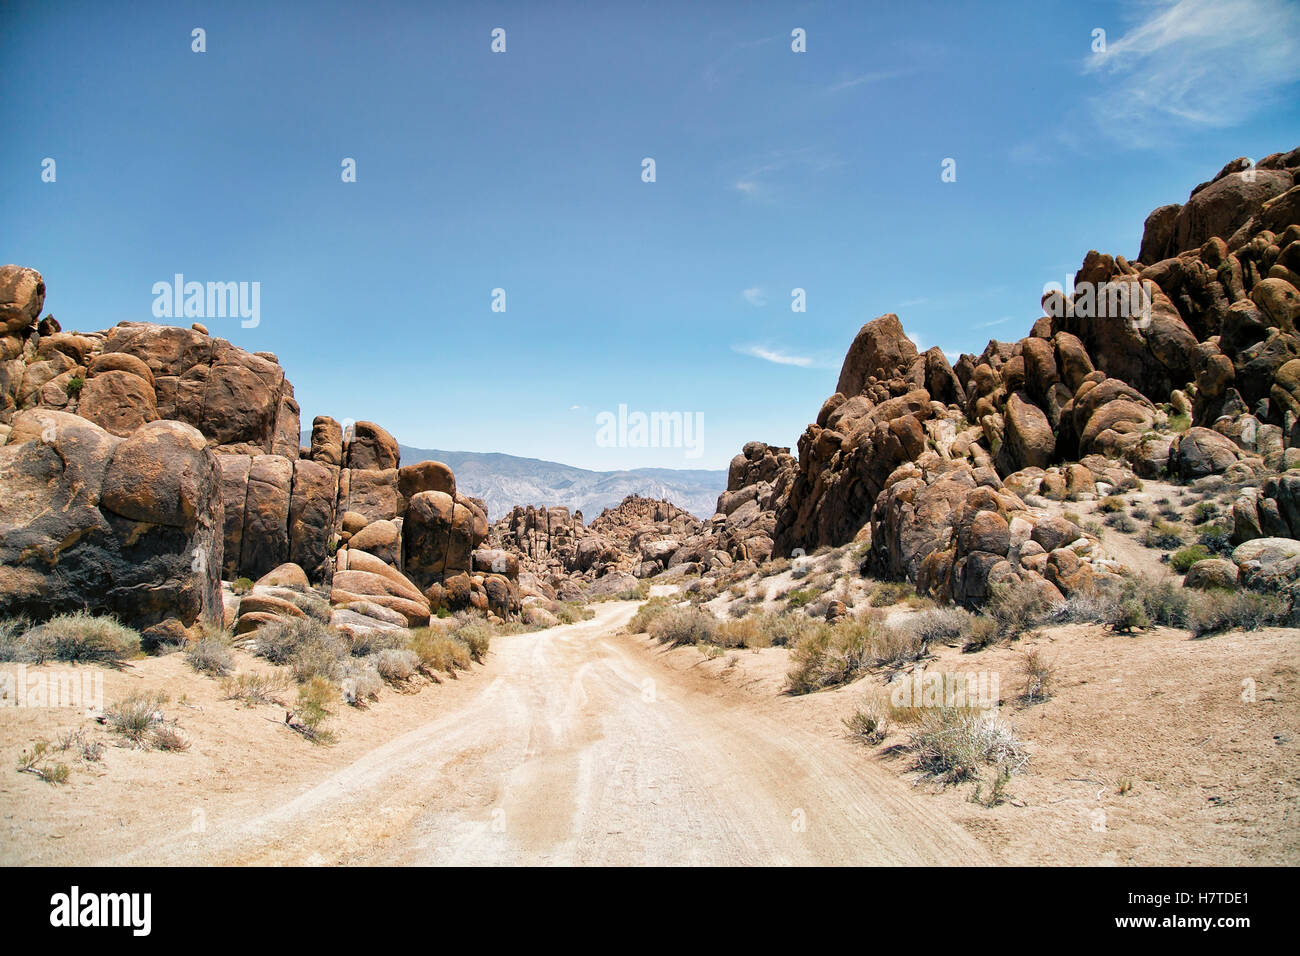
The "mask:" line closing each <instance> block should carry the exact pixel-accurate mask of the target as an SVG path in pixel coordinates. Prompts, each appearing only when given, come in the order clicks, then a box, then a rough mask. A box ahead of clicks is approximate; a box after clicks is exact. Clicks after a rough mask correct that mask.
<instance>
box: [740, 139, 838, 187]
mask: <svg viewBox="0 0 1300 956" xmlns="http://www.w3.org/2000/svg"><path fill="white" fill-rule="evenodd" d="M843 162H844V161H843V160H842V159H840V158H839V156H837V155H835V154H834V153H831V152H828V151H825V150H822V149H819V148H817V147H814V146H805V147H803V148H801V149H793V150H774V151H773V152H771V153H768V154H767V155H766V156H764V157H763V158H762V159H760V160H758V161H757V162H754V163H751V164H750V166H749V167H748V168H747V169H746V171H745V172H744V173H742V174H741V175H740V176H739V177H737V179H736V182H735V185H734V188H735V189H736V190H737V191H738V192H740V193H742V194H744V195H745V196H749V197H751V198H760V197H761V198H771V196H772V195H773V193H774V192H775V191H776V187H777V185H778V183H779V181H780V180H781V179H782V177H784V176H786V175H788V174H789V173H791V172H799V173H802V174H804V175H805V176H807V177H809V178H811V176H812V175H813V174H817V173H824V172H826V171H827V170H830V169H834V168H835V167H837V166H840V165H842V164H843Z"/></svg>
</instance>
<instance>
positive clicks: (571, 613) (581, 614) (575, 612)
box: [555, 601, 596, 624]
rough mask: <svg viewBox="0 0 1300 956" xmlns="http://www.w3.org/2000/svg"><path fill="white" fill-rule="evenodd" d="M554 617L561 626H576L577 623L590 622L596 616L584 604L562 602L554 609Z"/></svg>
mask: <svg viewBox="0 0 1300 956" xmlns="http://www.w3.org/2000/svg"><path fill="white" fill-rule="evenodd" d="M555 616H556V617H557V618H559V620H560V623H561V624H577V623H578V622H579V621H589V620H591V619H592V618H593V617H595V616H596V612H595V611H593V610H592V609H591V608H589V607H587V606H586V605H585V604H579V603H577V602H576V601H563V602H561V603H560V604H559V605H558V606H557V607H556V609H555Z"/></svg>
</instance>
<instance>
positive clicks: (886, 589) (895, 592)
mask: <svg viewBox="0 0 1300 956" xmlns="http://www.w3.org/2000/svg"><path fill="white" fill-rule="evenodd" d="M914 597H916V589H915V588H913V587H912V585H911V584H909V583H908V582H906V581H881V582H880V583H879V584H877V585H876V586H875V587H873V588H872V589H871V594H870V595H869V596H868V597H867V603H868V604H870V605H871V606H872V607H890V606H892V605H894V604H902V603H904V602H906V601H908V600H910V599H911V598H914Z"/></svg>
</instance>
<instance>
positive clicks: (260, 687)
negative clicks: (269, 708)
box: [221, 673, 286, 707]
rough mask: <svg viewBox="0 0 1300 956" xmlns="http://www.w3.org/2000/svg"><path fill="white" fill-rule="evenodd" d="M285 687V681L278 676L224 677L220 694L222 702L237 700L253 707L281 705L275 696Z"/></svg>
mask: <svg viewBox="0 0 1300 956" xmlns="http://www.w3.org/2000/svg"><path fill="white" fill-rule="evenodd" d="M285 687H286V681H285V679H284V678H283V677H282V676H280V675H279V674H268V673H245V674H235V675H230V676H227V677H225V678H224V679H223V680H222V682H221V693H222V697H223V699H224V700H238V701H242V702H243V703H244V705H245V706H248V707H253V706H255V705H257V704H281V703H282V702H281V701H280V698H279V697H278V696H277V695H278V694H280V693H281V692H283V691H284V689H285Z"/></svg>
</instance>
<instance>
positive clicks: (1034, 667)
mask: <svg viewBox="0 0 1300 956" xmlns="http://www.w3.org/2000/svg"><path fill="white" fill-rule="evenodd" d="M1020 673H1021V676H1023V677H1024V679H1025V689H1024V691H1023V692H1022V693H1021V695H1020V699H1021V700H1023V701H1024V702H1025V703H1027V704H1033V703H1037V702H1039V701H1044V700H1047V698H1049V697H1051V696H1052V684H1053V681H1054V680H1055V677H1056V667H1055V665H1053V664H1051V663H1049V662H1048V660H1047V658H1046V657H1045V655H1044V654H1043V652H1042V650H1041V649H1039V648H1037V647H1034V648H1031V649H1030V650H1028V651H1026V652H1025V655H1024V657H1022V658H1021V660H1020Z"/></svg>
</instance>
